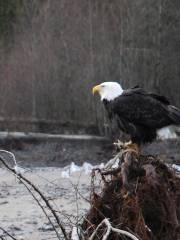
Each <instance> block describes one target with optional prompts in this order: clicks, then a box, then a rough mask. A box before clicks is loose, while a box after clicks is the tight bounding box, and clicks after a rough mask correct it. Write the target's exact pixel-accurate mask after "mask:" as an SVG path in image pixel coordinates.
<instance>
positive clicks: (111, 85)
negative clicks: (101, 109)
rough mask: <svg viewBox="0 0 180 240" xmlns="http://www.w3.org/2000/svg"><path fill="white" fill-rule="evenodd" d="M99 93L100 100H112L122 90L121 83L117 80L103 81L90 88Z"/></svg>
mask: <svg viewBox="0 0 180 240" xmlns="http://www.w3.org/2000/svg"><path fill="white" fill-rule="evenodd" d="M96 92H98V93H99V95H100V96H101V101H103V100H104V99H105V100H108V101H111V100H114V99H115V98H116V97H118V96H120V95H121V94H122V92H123V89H122V87H121V85H120V84H119V83H117V82H103V83H101V84H99V85H97V86H95V87H93V89H92V93H93V94H95V93H96Z"/></svg>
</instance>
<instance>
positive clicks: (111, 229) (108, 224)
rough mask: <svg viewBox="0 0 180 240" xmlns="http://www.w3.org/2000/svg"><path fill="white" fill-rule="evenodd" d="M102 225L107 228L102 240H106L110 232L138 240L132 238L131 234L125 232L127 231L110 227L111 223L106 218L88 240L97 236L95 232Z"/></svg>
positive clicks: (133, 238)
mask: <svg viewBox="0 0 180 240" xmlns="http://www.w3.org/2000/svg"><path fill="white" fill-rule="evenodd" d="M102 225H106V227H107V230H106V233H105V235H104V236H103V238H102V240H107V239H108V237H109V234H110V233H111V232H115V233H117V234H118V235H120V234H122V235H125V236H127V237H130V238H131V239H132V240H139V239H138V238H137V237H136V236H134V235H133V234H131V233H129V232H127V231H124V230H121V229H118V228H114V227H112V225H111V223H110V222H109V220H108V219H107V218H105V219H104V220H103V221H102V222H101V223H100V224H99V225H98V226H97V228H96V230H95V231H94V232H93V233H92V235H91V236H90V238H89V240H93V239H94V237H95V236H96V234H97V231H98V229H99V228H100V227H101V226H102Z"/></svg>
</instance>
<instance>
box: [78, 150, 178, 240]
mask: <svg viewBox="0 0 180 240" xmlns="http://www.w3.org/2000/svg"><path fill="white" fill-rule="evenodd" d="M120 162H121V164H119V167H118V168H116V169H110V170H105V171H101V170H99V169H96V170H95V171H94V173H93V175H92V192H91V209H90V210H89V212H88V214H87V216H86V217H85V220H84V222H83V224H82V228H83V230H84V231H85V233H86V237H87V238H89V237H90V236H91V234H92V233H93V232H94V231H95V229H96V228H97V226H98V225H99V224H100V223H101V222H102V221H103V219H105V218H107V219H109V222H110V223H111V225H112V226H113V227H115V228H118V229H123V230H126V231H128V232H131V233H133V234H134V235H136V236H137V238H138V239H142V240H172V239H173V240H178V239H180V227H179V226H180V225H179V221H180V178H179V177H178V175H177V173H176V172H175V170H173V169H170V168H169V167H167V165H165V164H164V163H163V162H161V160H160V159H158V157H156V156H143V155H137V154H136V153H135V152H127V151H124V152H123V153H122V155H121V157H120ZM97 174H100V176H101V179H102V186H103V187H102V191H101V193H96V191H95V188H94V184H93V179H94V177H95V176H96V175H97ZM106 231H107V227H106V226H105V225H102V226H101V227H100V228H98V231H97V234H96V236H95V237H94V238H93V239H103V236H104V234H105V232H106ZM107 239H108V240H110V239H112V240H116V239H118V240H119V239H131V238H129V237H124V236H122V235H118V234H117V233H114V232H112V231H111V233H110V235H109V237H108V238H107Z"/></svg>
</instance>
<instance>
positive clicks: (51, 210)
mask: <svg viewBox="0 0 180 240" xmlns="http://www.w3.org/2000/svg"><path fill="white" fill-rule="evenodd" d="M4 152H7V151H4ZM11 155H12V154H11ZM13 160H14V158H13ZM0 161H1V162H2V163H3V165H4V166H5V167H6V168H7V169H8V170H9V171H10V172H12V173H13V174H14V175H15V176H16V177H17V178H18V179H20V180H21V181H24V182H26V183H27V184H28V185H29V186H31V187H32V188H33V190H34V191H35V192H37V193H38V194H39V195H40V197H41V199H42V200H43V201H44V202H45V204H46V206H47V208H48V209H49V210H50V212H51V213H52V215H53V216H54V218H55V220H56V222H57V224H58V226H59V227H60V229H61V231H62V233H63V236H64V239H65V240H69V238H68V236H67V233H66V230H65V228H64V227H63V225H62V224H61V221H60V219H59V217H58V215H57V214H56V211H55V210H54V209H53V208H52V206H51V204H50V203H49V201H48V200H47V198H46V197H45V196H44V194H43V193H42V192H41V191H40V190H39V189H38V188H37V187H36V186H35V185H34V184H33V183H32V182H31V181H30V180H28V179H27V178H25V177H24V176H22V175H21V173H19V171H18V173H17V172H16V169H17V164H16V160H14V163H15V167H14V168H11V167H10V166H9V165H8V164H7V163H6V161H5V160H4V159H3V157H2V156H0Z"/></svg>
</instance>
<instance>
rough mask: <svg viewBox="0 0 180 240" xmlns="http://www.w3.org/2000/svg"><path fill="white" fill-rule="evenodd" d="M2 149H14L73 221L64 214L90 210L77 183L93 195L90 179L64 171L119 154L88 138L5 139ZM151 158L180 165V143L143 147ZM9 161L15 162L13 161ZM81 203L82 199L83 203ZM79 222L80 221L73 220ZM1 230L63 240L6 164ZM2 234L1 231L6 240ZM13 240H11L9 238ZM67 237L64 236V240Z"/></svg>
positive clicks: (0, 178)
mask: <svg viewBox="0 0 180 240" xmlns="http://www.w3.org/2000/svg"><path fill="white" fill-rule="evenodd" d="M0 146H1V149H6V150H11V151H12V152H13V153H14V154H15V155H16V159H17V161H18V163H19V164H20V165H21V166H23V167H26V168H28V169H30V170H31V171H29V172H26V173H24V174H25V176H26V177H27V178H28V179H30V180H31V181H32V182H33V183H35V184H36V185H37V186H38V187H39V188H40V189H41V190H42V191H43V192H44V194H45V195H46V196H47V197H49V198H51V199H52V201H51V203H52V204H54V207H55V209H56V210H57V211H60V212H61V213H63V215H62V214H61V219H63V221H67V216H66V217H65V216H64V214H70V215H71V214H73V215H74V216H75V217H76V216H77V215H79V216H81V215H84V213H86V211H87V210H88V208H89V205H88V202H87V201H85V200H84V199H83V198H81V197H80V196H79V195H78V197H77V194H76V191H75V189H74V187H73V184H78V189H79V192H80V193H81V194H82V195H83V196H84V197H86V198H88V197H89V192H90V176H89V175H86V174H85V173H84V172H76V173H74V174H72V175H71V177H70V178H69V179H67V178H62V177H61V172H62V169H61V167H64V166H66V165H68V164H70V163H71V162H72V161H73V162H75V163H76V164H78V165H82V164H83V162H90V163H91V164H93V165H96V164H99V163H101V162H107V161H108V160H109V159H110V158H111V157H112V154H113V152H114V149H113V147H112V143H109V142H103V141H102V142H100V141H94V140H93V141H84V140H82V141H81V140H76V141H69V140H63V141H62V140H61V141H57V140H56V141H37V140H34V139H31V140H30V141H29V140H26V141H24V140H18V139H0ZM143 152H144V153H146V154H158V155H159V156H160V157H161V159H162V160H163V159H164V160H165V161H167V162H170V163H180V140H179V139H177V140H170V141H169V140H167V141H163V142H162V141H159V142H155V143H153V144H150V145H148V146H146V147H145V148H144V149H143ZM8 162H9V163H11V162H12V161H11V160H10V159H9V160H8ZM77 200H78V201H77ZM71 220H73V222H75V221H76V218H71ZM0 227H3V228H4V229H5V230H7V231H9V232H10V233H11V234H14V235H15V236H16V237H17V239H24V240H37V239H38V240H45V239H57V237H56V235H55V233H54V231H52V227H51V226H50V225H49V224H48V220H47V218H46V217H45V216H44V214H43V213H42V210H41V209H40V207H39V206H37V203H36V202H35V200H34V199H33V198H32V196H31V195H30V194H29V193H28V192H27V190H26V189H25V187H24V186H23V185H22V184H20V183H19V182H18V181H17V179H16V178H15V177H14V176H13V175H12V174H11V173H9V172H8V171H7V170H6V169H3V168H2V165H1V164H0ZM1 236H3V235H2V231H0V237H1ZM7 239H10V238H7ZM62 239H63V238H62Z"/></svg>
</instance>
